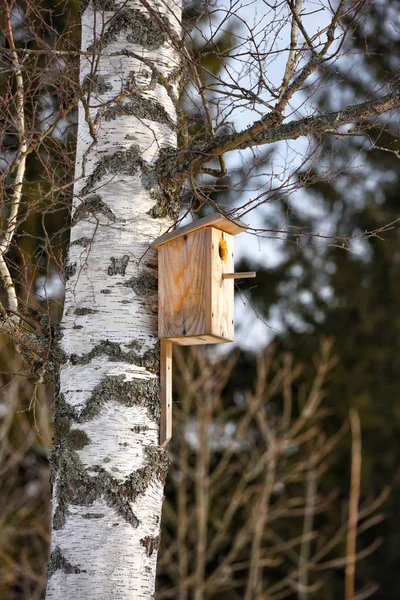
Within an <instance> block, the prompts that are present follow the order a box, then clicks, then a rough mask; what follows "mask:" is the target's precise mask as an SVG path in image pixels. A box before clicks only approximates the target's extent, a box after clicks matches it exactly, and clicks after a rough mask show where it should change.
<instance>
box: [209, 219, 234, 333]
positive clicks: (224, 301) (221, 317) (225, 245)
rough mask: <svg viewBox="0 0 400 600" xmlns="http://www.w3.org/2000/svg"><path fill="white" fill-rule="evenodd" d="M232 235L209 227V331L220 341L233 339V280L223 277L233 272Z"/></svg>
mask: <svg viewBox="0 0 400 600" xmlns="http://www.w3.org/2000/svg"><path fill="white" fill-rule="evenodd" d="M233 246H234V237H233V235H230V234H229V233H225V232H223V231H220V230H218V229H214V228H211V321H212V325H211V332H212V334H213V335H214V336H216V337H218V338H221V341H226V342H231V341H233V339H234V281H233V280H232V279H223V274H224V273H233V271H234V255H233Z"/></svg>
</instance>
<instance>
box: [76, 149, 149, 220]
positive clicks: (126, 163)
mask: <svg viewBox="0 0 400 600" xmlns="http://www.w3.org/2000/svg"><path fill="white" fill-rule="evenodd" d="M142 163H143V160H142V159H141V157H140V150H139V146H137V145H136V144H132V146H131V147H130V148H128V150H118V151H117V152H114V154H110V155H108V156H105V157H104V158H102V159H101V160H100V161H99V163H98V165H97V167H96V168H95V170H94V171H93V173H92V174H91V175H89V177H88V178H87V182H86V185H85V186H84V188H83V190H82V192H81V194H82V196H85V195H86V194H88V193H89V192H90V190H91V189H92V188H93V186H94V185H95V184H96V183H97V182H98V181H100V180H101V179H102V178H103V177H104V176H105V175H107V174H111V175H136V173H137V172H138V170H139V168H140V167H141V165H142ZM108 210H109V209H108ZM113 216H114V215H113ZM114 220H115V217H114Z"/></svg>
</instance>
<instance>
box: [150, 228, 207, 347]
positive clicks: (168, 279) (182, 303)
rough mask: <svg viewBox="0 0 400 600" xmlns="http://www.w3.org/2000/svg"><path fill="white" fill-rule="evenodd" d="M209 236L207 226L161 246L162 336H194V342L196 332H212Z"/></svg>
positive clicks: (159, 284) (160, 318)
mask: <svg viewBox="0 0 400 600" xmlns="http://www.w3.org/2000/svg"><path fill="white" fill-rule="evenodd" d="M208 229H209V228H208ZM209 238H210V234H209V232H208V231H207V228H204V229H200V230H198V231H194V232H193V233H189V234H187V235H182V236H181V237H178V238H176V239H173V240H171V241H169V242H167V243H165V244H163V245H162V246H160V247H159V249H158V251H159V263H158V264H159V275H158V277H159V279H158V298H159V323H158V335H159V337H160V338H170V339H173V338H180V337H185V338H191V337H193V336H194V340H193V343H196V341H195V337H196V336H201V335H205V334H208V333H211V332H210V323H211V312H210V311H211V290H210V277H209V276H208V277H207V274H209V273H210V271H211V264H210V258H211V256H210V250H209V248H210V240H209ZM207 247H208V248H207ZM203 343H204V342H203Z"/></svg>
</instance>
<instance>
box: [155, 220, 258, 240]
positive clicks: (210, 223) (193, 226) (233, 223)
mask: <svg viewBox="0 0 400 600" xmlns="http://www.w3.org/2000/svg"><path fill="white" fill-rule="evenodd" d="M203 227H214V228H215V229H219V230H220V231H225V232H226V233H229V234H230V235H237V234H238V233H241V232H242V231H246V229H248V228H249V226H248V225H246V224H245V223H242V221H239V220H233V219H232V220H231V219H227V218H226V217H223V216H222V215H220V214H219V213H212V214H211V215H208V217H204V218H203V219H198V220H197V221H194V222H193V223H189V225H184V226H183V227H178V228H177V229H174V231H170V232H169V233H165V234H164V235H162V236H160V237H158V238H157V239H156V240H154V242H153V243H152V244H151V247H152V248H158V247H159V246H161V245H162V244H165V243H166V242H170V241H171V240H174V239H175V238H178V237H180V236H182V235H185V234H188V233H192V232H193V231H197V230H198V229H202V228H203Z"/></svg>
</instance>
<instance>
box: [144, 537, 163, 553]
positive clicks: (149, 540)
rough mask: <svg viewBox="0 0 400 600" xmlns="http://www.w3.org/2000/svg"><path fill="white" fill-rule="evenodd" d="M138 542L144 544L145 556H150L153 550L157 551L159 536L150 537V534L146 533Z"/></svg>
mask: <svg viewBox="0 0 400 600" xmlns="http://www.w3.org/2000/svg"><path fill="white" fill-rule="evenodd" d="M140 544H141V545H142V546H144V548H145V550H146V554H147V556H151V555H152V554H153V552H154V551H156V552H157V550H158V546H159V545H160V537H159V536H156V537H152V536H150V535H146V536H145V537H144V538H142V539H141V540H140Z"/></svg>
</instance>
